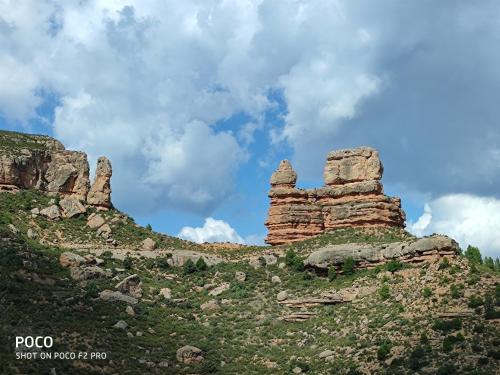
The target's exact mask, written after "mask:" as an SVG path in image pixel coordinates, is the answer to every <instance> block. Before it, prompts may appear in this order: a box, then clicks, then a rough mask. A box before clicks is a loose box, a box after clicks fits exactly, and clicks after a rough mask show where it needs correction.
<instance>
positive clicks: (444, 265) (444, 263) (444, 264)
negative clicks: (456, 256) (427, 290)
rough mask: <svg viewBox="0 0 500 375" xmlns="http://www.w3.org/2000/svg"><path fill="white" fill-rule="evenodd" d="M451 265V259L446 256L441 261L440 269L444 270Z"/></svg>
mask: <svg viewBox="0 0 500 375" xmlns="http://www.w3.org/2000/svg"><path fill="white" fill-rule="evenodd" d="M449 267H450V261H449V260H448V258H446V257H444V258H443V260H442V261H441V263H439V266H438V270H444V269H446V268H449Z"/></svg>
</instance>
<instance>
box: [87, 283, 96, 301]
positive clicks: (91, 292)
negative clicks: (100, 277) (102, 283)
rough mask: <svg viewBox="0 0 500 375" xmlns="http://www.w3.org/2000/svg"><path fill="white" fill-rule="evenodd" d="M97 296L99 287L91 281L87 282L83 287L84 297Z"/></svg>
mask: <svg viewBox="0 0 500 375" xmlns="http://www.w3.org/2000/svg"><path fill="white" fill-rule="evenodd" d="M97 297H99V287H98V286H97V284H96V283H95V282H93V281H91V282H89V283H88V284H87V286H86V287H85V298H87V299H90V298H97Z"/></svg>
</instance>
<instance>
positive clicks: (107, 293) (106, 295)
mask: <svg viewBox="0 0 500 375" xmlns="http://www.w3.org/2000/svg"><path fill="white" fill-rule="evenodd" d="M99 298H100V299H102V300H103V301H109V302H116V301H121V302H126V303H128V304H130V305H135V304H137V303H138V302H139V301H138V300H137V298H134V297H131V296H127V295H125V294H123V293H121V292H117V291H113V290H109V289H106V290H103V291H102V292H101V293H99Z"/></svg>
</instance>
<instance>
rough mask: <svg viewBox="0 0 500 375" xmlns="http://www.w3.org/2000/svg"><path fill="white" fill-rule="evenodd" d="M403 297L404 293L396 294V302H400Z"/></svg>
mask: <svg viewBox="0 0 500 375" xmlns="http://www.w3.org/2000/svg"><path fill="white" fill-rule="evenodd" d="M402 299H403V294H401V293H399V294H398V295H397V296H396V302H399V301H401V300H402Z"/></svg>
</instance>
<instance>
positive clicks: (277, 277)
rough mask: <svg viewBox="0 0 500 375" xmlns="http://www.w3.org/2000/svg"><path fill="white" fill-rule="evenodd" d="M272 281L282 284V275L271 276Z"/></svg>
mask: <svg viewBox="0 0 500 375" xmlns="http://www.w3.org/2000/svg"><path fill="white" fill-rule="evenodd" d="M271 282H272V283H273V284H281V279H280V277H279V276H273V277H272V278H271Z"/></svg>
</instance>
